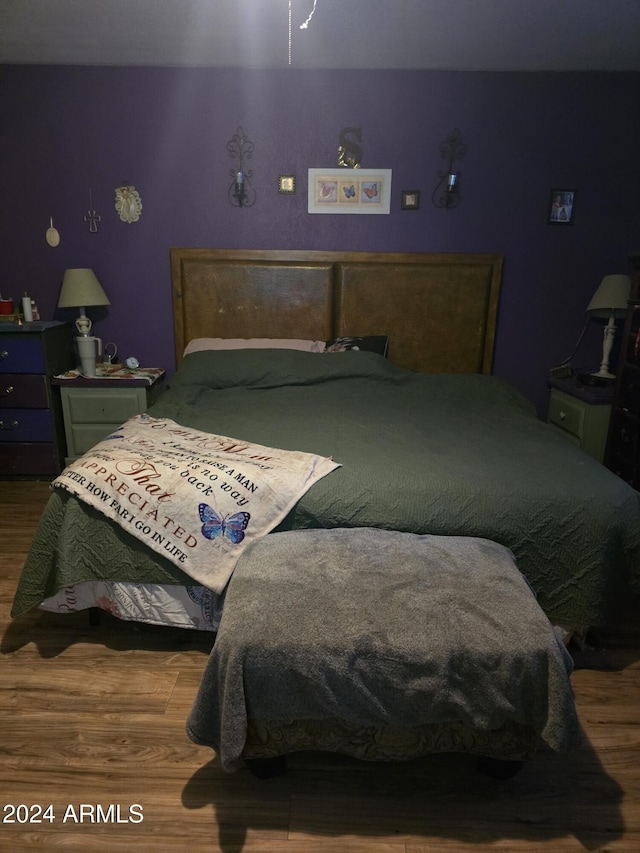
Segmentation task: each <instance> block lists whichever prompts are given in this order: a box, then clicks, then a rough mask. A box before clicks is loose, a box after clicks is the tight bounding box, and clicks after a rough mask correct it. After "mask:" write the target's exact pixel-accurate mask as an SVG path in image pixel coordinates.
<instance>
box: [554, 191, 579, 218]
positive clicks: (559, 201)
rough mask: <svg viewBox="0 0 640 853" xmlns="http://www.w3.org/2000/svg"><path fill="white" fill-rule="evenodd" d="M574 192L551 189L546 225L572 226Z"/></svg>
mask: <svg viewBox="0 0 640 853" xmlns="http://www.w3.org/2000/svg"><path fill="white" fill-rule="evenodd" d="M575 195H576V192H575V190H566V189H565V190H562V189H552V190H551V196H550V197H549V211H548V214H547V225H572V224H573V212H574V209H575Z"/></svg>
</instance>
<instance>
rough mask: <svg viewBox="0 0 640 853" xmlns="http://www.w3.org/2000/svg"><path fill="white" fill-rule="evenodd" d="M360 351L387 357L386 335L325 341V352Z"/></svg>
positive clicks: (387, 343)
mask: <svg viewBox="0 0 640 853" xmlns="http://www.w3.org/2000/svg"><path fill="white" fill-rule="evenodd" d="M352 349H355V350H362V351H363V352H376V353H378V355H383V356H384V357H385V358H386V357H387V351H388V349H389V338H388V337H387V336H386V335H369V336H368V337H364V338H352V337H347V338H334V339H333V340H332V341H327V343H326V346H325V348H324V351H325V352H345V350H352Z"/></svg>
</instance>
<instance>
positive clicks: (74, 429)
mask: <svg viewBox="0 0 640 853" xmlns="http://www.w3.org/2000/svg"><path fill="white" fill-rule="evenodd" d="M123 423H124V421H123ZM119 426H121V424H120V423H117V424H73V426H71V428H70V429H69V432H68V435H67V445H68V446H67V450H68V451H69V453H72V454H73V455H74V456H82V454H83V453H86V452H87V450H91V448H92V447H94V445H96V444H98V442H100V441H102V439H103V438H106V437H107V436H108V435H110V434H111V433H112V432H115V431H116V430H117V429H118V427H119Z"/></svg>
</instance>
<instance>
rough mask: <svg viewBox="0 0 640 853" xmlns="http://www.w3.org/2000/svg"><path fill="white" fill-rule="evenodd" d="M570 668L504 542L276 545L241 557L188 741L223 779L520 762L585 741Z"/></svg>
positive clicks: (283, 539) (347, 537) (345, 537)
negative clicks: (431, 761)
mask: <svg viewBox="0 0 640 853" xmlns="http://www.w3.org/2000/svg"><path fill="white" fill-rule="evenodd" d="M571 670H572V661H571V658H570V656H569V654H568V653H567V651H566V649H565V648H564V646H563V645H562V643H560V642H559V640H558V639H557V637H556V635H555V633H554V631H553V629H552V627H551V625H550V623H549V621H548V619H547V617H546V616H545V614H544V613H543V611H542V610H541V608H540V607H539V605H538V604H537V602H536V599H535V596H534V595H533V593H532V592H531V590H530V588H529V586H528V584H527V582H526V581H525V579H524V578H523V577H522V575H521V574H520V572H519V571H518V568H517V566H516V564H515V561H514V558H513V556H512V554H511V552H510V551H508V550H507V549H506V548H503V547H502V546H500V545H498V544H496V543H495V542H490V541H488V540H485V539H475V538H467V537H442V536H427V535H425V536H419V535H415V534H411V533H398V532H394V531H384V530H377V529H369V528H355V529H338V530H300V531H291V532H286V533H277V534H271V535H269V536H267V537H265V538H263V539H261V540H259V541H258V542H255V543H253V544H252V545H251V546H250V547H249V548H248V549H247V550H246V551H245V553H244V554H243V556H242V557H241V558H240V560H239V561H238V564H237V567H236V569H235V572H234V575H233V577H232V579H231V582H230V584H229V588H228V592H227V596H226V601H225V607H224V611H223V615H222V620H221V624H220V629H219V632H218V636H217V639H216V643H215V646H214V648H213V651H212V652H211V655H210V658H209V660H208V662H207V665H206V668H205V671H204V674H203V678H202V682H201V684H200V688H199V691H198V695H197V697H196V700H195V702H194V705H193V708H192V711H191V714H190V716H189V720H188V723H187V731H188V734H189V736H190V737H191V738H192V739H193V740H194V741H195V742H197V743H200V744H207V745H209V746H211V747H212V748H213V749H214V750H215V751H216V753H217V754H218V757H219V759H220V761H221V763H222V766H223V767H224V768H225V769H228V770H233V769H235V768H237V767H239V766H242V765H243V762H245V761H247V760H248V761H251V762H254V761H256V760H259V759H262V760H265V759H274V758H277V757H279V756H283V755H286V754H287V753H290V752H296V751H301V750H310V749H311V750H320V751H330V752H341V753H345V754H348V755H351V756H354V757H356V758H362V759H365V760H371V761H378V760H380V761H389V760H408V759H411V758H415V757H418V756H421V755H425V754H429V753H437V752H468V753H472V754H475V755H478V756H486V757H489V758H492V759H497V760H499V761H501V762H521V761H523V760H525V759H528V758H530V757H531V756H532V755H533V754H534V752H535V751H536V749H537V747H538V746H539V744H540V743H541V742H545V743H546V744H547V745H548V746H549V747H551V748H552V749H554V750H562V749H565V748H569V747H571V746H573V745H575V744H577V743H578V742H579V726H578V721H577V716H576V710H575V705H574V701H573V694H572V690H571V685H570V680H569V677H570V673H571ZM251 766H252V767H254V768H257V767H258V765H255V764H252V765H251ZM262 766H263V767H264V768H265V769H266V770H267V772H268V765H262ZM276 766H277V767H278V768H280V769H282V762H280V763H278V764H277V765H276ZM514 766H515V765H507V764H502V765H501V767H502V770H503V771H505V772H506V770H505V768H507V769H509V768H510V769H511V770H513V768H514ZM485 769H486V768H485ZM494 771H495V768H494ZM494 775H495V772H494Z"/></svg>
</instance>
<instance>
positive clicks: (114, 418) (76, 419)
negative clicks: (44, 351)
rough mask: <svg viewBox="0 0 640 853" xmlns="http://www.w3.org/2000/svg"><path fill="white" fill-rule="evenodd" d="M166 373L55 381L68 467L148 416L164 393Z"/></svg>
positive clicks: (80, 377)
mask: <svg viewBox="0 0 640 853" xmlns="http://www.w3.org/2000/svg"><path fill="white" fill-rule="evenodd" d="M163 376H164V373H163V374H162V375H161V376H158V377H157V378H155V379H154V381H153V382H152V383H151V384H149V383H148V382H147V381H146V380H144V379H132V378H130V377H127V378H122V379H114V378H109V379H107V378H100V377H95V378H88V377H84V376H79V377H77V378H76V379H58V378H55V379H54V380H53V384H54V385H57V386H58V387H59V388H60V396H61V398H62V413H63V417H64V431H65V435H66V438H67V458H66V463H67V465H69V464H70V463H71V462H74V461H75V460H76V459H77V458H78V457H79V456H82V455H83V453H86V452H87V451H88V450H91V448H92V447H93V446H94V444H97V443H98V442H99V441H102V439H103V438H105V437H106V436H107V435H109V434H110V433H112V432H114V431H115V430H116V429H118V427H120V426H122V424H123V423H124V422H125V421H127V420H128V419H129V418H130V417H132V416H133V415H138V414H141V413H142V412H146V411H147V409H148V408H149V406H150V405H151V404H152V403H153V401H154V400H155V399H156V397H157V396H158V395H159V394H160V392H161V390H162V379H163Z"/></svg>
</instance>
